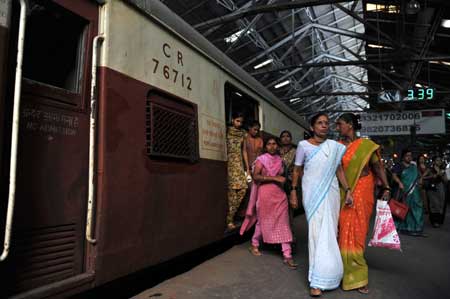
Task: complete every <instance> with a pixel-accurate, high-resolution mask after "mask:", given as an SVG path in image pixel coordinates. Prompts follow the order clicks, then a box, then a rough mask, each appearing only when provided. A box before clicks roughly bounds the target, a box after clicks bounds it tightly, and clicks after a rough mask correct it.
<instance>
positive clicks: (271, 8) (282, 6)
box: [193, 0, 351, 30]
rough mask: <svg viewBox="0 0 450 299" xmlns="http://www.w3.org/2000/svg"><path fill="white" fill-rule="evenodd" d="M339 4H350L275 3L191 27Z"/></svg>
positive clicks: (320, 0) (317, 0)
mask: <svg viewBox="0 0 450 299" xmlns="http://www.w3.org/2000/svg"><path fill="white" fill-rule="evenodd" d="M339 2H351V1H347V0H344V1H343V0H294V1H291V2H287V3H286V2H284V3H277V4H272V5H257V6H254V7H251V8H248V9H244V10H242V11H236V12H232V13H230V14H228V15H225V16H221V17H218V18H214V19H212V20H208V21H206V22H202V23H200V24H196V25H194V26H193V27H194V28H195V29H197V30H202V29H205V28H209V27H211V26H216V25H219V24H224V23H230V22H233V21H236V20H239V19H242V18H245V17H248V16H252V15H257V14H260V13H271V12H277V11H283V10H291V9H297V8H302V7H309V6H317V5H324V4H334V3H339Z"/></svg>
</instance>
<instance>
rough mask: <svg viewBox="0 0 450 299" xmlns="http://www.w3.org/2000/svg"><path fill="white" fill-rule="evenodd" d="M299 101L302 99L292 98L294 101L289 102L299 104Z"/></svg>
mask: <svg viewBox="0 0 450 299" xmlns="http://www.w3.org/2000/svg"><path fill="white" fill-rule="evenodd" d="M297 101H300V98H292V99H290V100H289V102H291V103H294V102H297Z"/></svg>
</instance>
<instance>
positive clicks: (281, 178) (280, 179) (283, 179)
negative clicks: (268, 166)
mask: <svg viewBox="0 0 450 299" xmlns="http://www.w3.org/2000/svg"><path fill="white" fill-rule="evenodd" d="M274 180H275V181H276V182H277V183H280V184H281V185H283V184H284V183H285V182H286V178H285V177H284V176H281V175H277V176H276V177H274Z"/></svg>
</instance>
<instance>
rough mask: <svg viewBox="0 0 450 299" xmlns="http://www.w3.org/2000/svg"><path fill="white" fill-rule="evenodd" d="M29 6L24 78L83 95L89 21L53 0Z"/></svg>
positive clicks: (35, 1)
mask: <svg viewBox="0 0 450 299" xmlns="http://www.w3.org/2000/svg"><path fill="white" fill-rule="evenodd" d="M29 3H30V4H29V11H28V14H27V27H26V31H25V48H24V58H23V76H24V77H25V78H26V79H30V80H32V81H36V82H39V83H44V84H45V85H50V86H53V87H58V88H61V89H65V90H68V91H70V92H73V93H80V92H81V80H82V64H83V48H84V36H85V32H86V29H87V25H88V22H87V21H86V20H85V19H83V18H81V17H79V16H77V15H75V14H74V13H72V12H70V11H68V10H66V9H64V8H62V7H61V6H59V5H57V4H55V3H53V2H52V1H43V0H32V1H30V2H29Z"/></svg>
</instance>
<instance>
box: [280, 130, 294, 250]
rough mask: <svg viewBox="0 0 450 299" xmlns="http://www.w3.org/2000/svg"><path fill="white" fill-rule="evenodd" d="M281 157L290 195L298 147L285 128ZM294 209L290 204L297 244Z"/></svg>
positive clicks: (281, 139)
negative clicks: (295, 146) (293, 144)
mask: <svg viewBox="0 0 450 299" xmlns="http://www.w3.org/2000/svg"><path fill="white" fill-rule="evenodd" d="M280 142H281V148H280V157H281V159H283V164H284V168H285V176H286V183H285V184H284V189H285V190H284V191H285V192H286V195H287V196H288V197H289V195H290V193H291V185H292V171H293V170H294V161H295V152H296V149H295V148H294V147H293V146H292V134H291V132H289V131H287V130H284V131H283V132H281V134H280ZM293 222H294V209H293V208H292V207H291V206H289V224H290V227H291V231H292V237H293V245H294V246H295V242H296V238H295V234H294V226H293Z"/></svg>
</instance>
